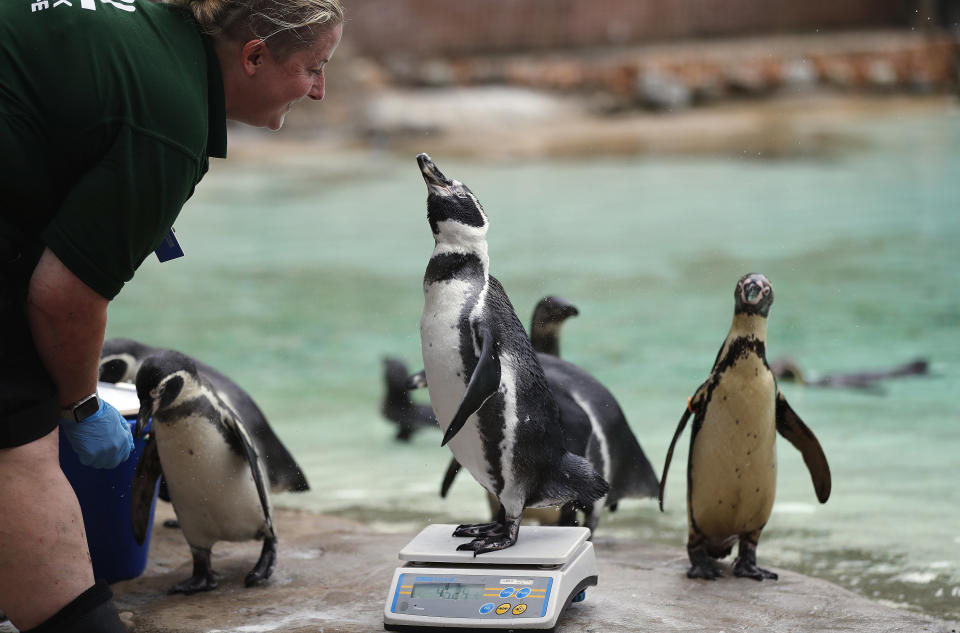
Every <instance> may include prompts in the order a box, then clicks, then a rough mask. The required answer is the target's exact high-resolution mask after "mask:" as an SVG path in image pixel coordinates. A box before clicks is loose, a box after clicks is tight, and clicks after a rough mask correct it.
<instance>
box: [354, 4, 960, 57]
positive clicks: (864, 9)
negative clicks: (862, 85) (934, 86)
mask: <svg viewBox="0 0 960 633" xmlns="http://www.w3.org/2000/svg"><path fill="white" fill-rule="evenodd" d="M344 1H345V4H346V9H347V16H348V20H349V22H348V28H349V29H350V41H351V46H354V47H356V50H357V52H358V53H360V54H361V55H366V56H371V57H377V58H386V57H389V56H391V55H397V54H399V55H414V56H420V55H437V56H451V55H474V54H483V53H510V52H523V51H542V50H546V49H557V48H579V47H591V46H604V45H624V44H640V43H649V42H655V41H663V40H667V39H674V40H675V39H678V38H683V39H687V38H704V37H718V36H742V35H757V34H774V33H813V32H818V31H819V32H825V31H832V30H842V29H867V28H883V27H904V26H910V25H912V24H916V23H917V22H918V21H919V20H918V11H920V12H921V13H929V14H931V15H935V14H936V7H937V4H938V3H942V2H944V1H948V0H344ZM921 19H922V18H921ZM934 19H935V18H934Z"/></svg>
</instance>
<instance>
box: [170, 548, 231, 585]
mask: <svg viewBox="0 0 960 633" xmlns="http://www.w3.org/2000/svg"><path fill="white" fill-rule="evenodd" d="M190 552H191V554H193V575H192V576H191V577H189V578H187V579H186V580H184V581H182V582H178V583H177V584H175V585H174V586H172V587H170V589H168V590H167V594H169V595H172V594H175V593H183V594H187V595H188V596H189V595H190V594H192V593H199V592H201V591H211V590H213V589H216V588H217V581H218V580H220V578H221V576H220V574H218V573H216V572H215V571H213V567H211V566H210V550H209V549H200V548H198V547H191V548H190Z"/></svg>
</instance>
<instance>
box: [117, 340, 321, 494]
mask: <svg viewBox="0 0 960 633" xmlns="http://www.w3.org/2000/svg"><path fill="white" fill-rule="evenodd" d="M167 351H171V350H166V349H163V348H160V347H153V346H152V345H147V344H145V343H141V342H140V341H135V340H133V339H129V338H112V339H108V340H107V341H104V343H103V350H102V351H101V353H100V380H102V381H103V382H109V383H118V382H129V383H133V382H134V381H135V380H136V376H137V372H138V371H139V369H140V365H141V363H143V361H144V359H145V358H147V357H148V356H152V355H154V354H158V353H161V352H167ZM180 353H182V352H180ZM190 360H191V361H192V362H193V364H194V366H195V367H196V368H197V371H198V372H199V373H200V374H201V375H202V376H203V377H204V378H206V379H207V380H208V381H209V382H210V384H211V385H212V386H213V388H214V389H215V390H216V391H217V394H218V395H219V396H220V397H221V398H223V399H224V400H225V401H226V402H227V404H229V405H230V407H231V408H232V409H233V410H234V411H236V412H237V414H238V415H239V416H240V420H241V422H242V423H243V426H244V428H245V429H246V431H247V433H248V434H249V435H250V438H251V439H252V440H253V443H254V445H255V446H256V448H257V453H258V454H259V455H260V458H261V460H263V463H264V464H265V465H266V468H267V475H268V477H269V479H270V491H271V492H306V491H307V490H310V484H309V483H308V482H307V478H306V476H305V475H304V474H303V469H302V468H300V465H299V464H298V463H297V461H296V460H295V459H294V458H293V455H291V454H290V451H289V450H287V447H286V446H284V444H283V442H281V441H280V438H279V437H277V434H276V433H274V431H273V428H272V427H271V426H270V423H269V422H268V421H267V417H266V416H265V415H264V414H263V411H261V410H260V407H259V406H257V403H256V402H254V400H253V398H252V397H251V396H250V394H248V393H247V392H246V391H245V390H244V389H243V388H241V387H240V386H239V385H238V384H237V383H235V382H234V381H233V380H231V379H230V378H228V377H227V376H225V375H224V374H223V373H221V372H220V371H218V370H217V369H214V368H213V367H211V366H210V365H207V364H206V363H203V362H201V361H199V360H197V359H195V358H191V359H190Z"/></svg>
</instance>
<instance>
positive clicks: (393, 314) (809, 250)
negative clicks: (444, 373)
mask: <svg viewBox="0 0 960 633" xmlns="http://www.w3.org/2000/svg"><path fill="white" fill-rule="evenodd" d="M850 132H851V133H853V134H856V135H860V136H862V137H863V138H864V139H866V140H867V141H868V142H867V144H866V147H865V148H863V149H859V150H857V151H855V152H850V153H845V154H844V153H841V154H834V155H832V156H831V157H830V158H824V159H815V158H805V159H802V160H801V159H798V160H779V161H764V160H757V159H744V158H739V157H731V158H701V159H692V158H688V159H662V160H661V159H655V158H649V157H646V158H616V159H590V160H586V159H585V160H566V161H551V160H538V161H502V162H497V161H488V162H478V161H467V160H461V159H452V158H448V157H445V156H443V155H438V154H434V155H433V158H434V159H435V160H436V161H437V163H438V165H439V166H440V168H441V169H443V170H444V171H445V172H446V173H447V174H448V175H450V176H452V177H455V178H458V179H460V180H463V181H464V182H466V183H467V184H468V185H469V186H470V187H471V188H472V189H473V191H474V192H475V193H476V194H477V195H478V196H479V198H480V199H481V201H482V202H483V203H484V206H485V208H486V210H487V213H488V215H489V217H490V222H491V228H490V232H489V243H490V257H491V269H492V271H493V273H494V274H495V275H496V276H497V277H498V278H499V279H500V280H501V281H502V282H503V284H504V286H505V287H506V289H507V291H508V293H509V294H510V296H511V298H512V300H513V302H514V305H515V306H516V308H517V311H518V313H519V315H520V317H521V319H522V320H523V321H524V322H528V321H529V316H530V311H531V309H532V306H533V304H534V303H535V302H536V301H537V299H539V298H540V297H541V296H543V295H545V294H548V293H552V294H559V295H562V296H564V297H566V298H567V299H569V300H571V301H572V302H574V303H575V304H576V305H577V306H578V307H579V308H580V312H581V314H580V316H579V317H578V318H576V319H572V320H571V321H569V322H568V324H567V325H566V327H565V329H564V332H563V354H564V356H565V357H566V358H567V359H569V360H571V361H573V362H576V363H578V364H579V365H581V366H582V367H584V368H586V369H588V370H590V371H591V372H593V373H594V374H595V375H596V376H597V377H598V378H599V379H600V380H602V381H603V382H604V383H605V384H606V385H607V386H608V387H609V388H610V389H611V391H612V392H613V393H614V394H615V395H616V396H617V397H618V398H619V400H620V402H621V405H622V406H623V408H624V410H625V412H626V413H627V417H628V418H629V420H630V423H631V426H632V428H633V430H634V432H635V434H636V435H637V437H638V439H639V440H640V442H641V444H642V445H643V447H644V449H645V450H646V452H647V455H648V457H649V458H650V460H651V462H652V463H653V465H654V468H655V469H656V470H657V471H658V472H660V471H661V470H662V466H663V460H664V456H665V453H666V449H667V446H668V444H669V441H670V438H671V436H672V434H673V431H674V429H675V426H676V423H677V420H678V419H679V417H680V414H681V413H682V411H683V408H684V406H685V402H686V398H687V396H688V395H690V394H692V392H693V390H694V389H695V388H696V387H697V386H698V385H699V384H700V382H701V381H702V380H703V379H704V378H705V377H706V375H707V373H708V372H709V369H710V366H711V363H712V362H713V359H714V356H715V354H716V352H717V349H718V348H719V346H720V344H721V342H722V341H723V338H724V336H725V335H726V332H727V328H728V327H729V324H730V319H731V315H732V310H733V296H732V295H733V288H734V285H735V283H736V280H737V278H738V277H739V276H740V275H742V274H744V273H746V272H751V271H756V272H763V273H765V274H766V275H767V277H768V278H769V279H770V280H771V282H772V284H773V286H774V289H775V293H776V302H775V304H774V306H773V309H772V312H771V316H770V325H769V336H768V342H767V350H768V354H769V358H771V359H773V358H776V357H780V356H791V357H793V358H794V359H796V360H797V362H798V363H799V364H800V366H801V367H802V368H804V370H806V372H807V373H808V374H818V373H827V372H841V371H853V370H857V369H864V368H882V367H890V366H893V365H896V364H899V363H903V362H906V361H909V360H911V359H913V358H916V357H925V358H928V359H929V360H930V361H931V368H932V374H933V375H932V376H930V377H925V378H910V379H902V380H897V381H890V382H888V383H886V384H885V387H886V391H885V393H884V394H883V395H874V394H865V393H860V392H855V391H845V390H835V389H834V390H830V389H814V388H809V387H806V388H805V387H802V386H798V385H795V384H784V385H783V390H784V392H785V394H786V396H787V398H788V399H789V400H790V402H791V404H792V406H793V408H794V409H795V410H796V411H797V412H798V413H799V414H800V415H801V416H802V417H803V418H804V420H805V421H806V422H807V424H808V425H809V426H810V427H811V428H812V429H813V430H814V432H815V433H816V434H817V436H818V437H819V439H820V442H821V443H822V444H823V447H824V450H825V452H826V454H827V457H828V459H829V461H830V465H831V468H832V471H833V495H832V497H831V498H830V500H829V502H828V503H827V504H826V505H822V506H821V505H819V504H818V503H817V501H816V498H815V496H814V492H813V487H812V484H811V483H810V479H809V476H808V474H807V471H806V468H805V467H804V465H803V462H802V459H801V458H800V455H799V454H798V453H797V452H796V451H795V450H794V449H793V448H792V447H791V446H790V445H789V444H788V443H786V442H785V441H782V440H781V441H780V442H779V455H780V471H779V484H778V496H777V503H776V506H775V507H774V514H773V516H772V518H771V520H770V522H769V524H768V527H767V529H766V531H765V532H764V535H763V539H762V541H761V543H760V548H759V559H760V562H761V564H764V563H765V564H768V565H772V566H780V567H785V568H788V569H793V570H796V571H800V572H803V573H808V574H812V575H816V576H819V577H823V578H827V579H830V580H832V581H834V582H837V583H838V584H841V585H843V586H846V587H848V588H851V589H853V590H854V591H857V592H859V593H861V594H863V595H866V596H869V597H871V598H875V599H879V600H884V601H886V602H888V603H891V604H895V605H900V606H902V607H904V608H909V609H914V610H922V611H924V612H926V613H929V614H932V615H936V616H939V617H943V618H949V619H960V556H958V554H957V551H958V549H960V492H958V489H957V484H958V476H957V469H958V465H960V460H958V458H957V455H958V452H960V425H958V422H960V405H958V404H957V400H956V398H957V384H958V377H960V344H958V333H960V332H958V329H960V328H958V325H960V274H958V271H957V269H958V264H960V256H958V254H957V249H958V244H960V214H958V212H957V211H958V209H960V186H958V178H960V112H958V110H957V109H949V108H947V109H944V110H943V111H939V112H933V113H930V112H928V113H925V114H913V115H903V116H900V117H898V118H888V119H869V120H864V121H861V122H859V123H857V124H855V125H854V124H851V129H850ZM423 150H424V151H427V152H430V150H431V147H430V138H429V137H425V138H424V141H423ZM425 198H426V191H425V187H424V185H423V182H422V180H421V177H420V174H419V172H418V169H417V166H416V162H415V161H414V158H413V156H409V157H406V156H405V157H399V158H398V157H396V156H389V155H383V154H366V153H351V154H348V155H342V156H336V155H330V153H327V154H326V155H323V156H317V157H316V158H308V157H306V156H299V157H292V158H288V159H285V160H273V159H271V160H265V161H260V162H230V161H226V162H223V161H220V162H217V163H216V164H215V165H214V166H213V169H212V171H211V173H210V174H209V175H208V176H207V178H206V180H205V181H204V182H203V183H202V185H201V186H200V187H199V188H198V191H197V194H196V196H195V197H194V199H193V200H191V201H190V203H189V204H188V206H187V208H186V209H185V210H184V213H183V214H182V216H181V219H180V220H179V222H178V224H177V229H178V235H179V236H180V240H181V243H182V244H183V247H184V249H185V251H186V252H187V256H186V257H185V258H183V259H181V260H177V261H174V262H171V263H167V264H163V265H160V264H158V263H157V262H156V261H155V260H154V259H153V258H152V257H151V258H150V260H148V262H147V263H146V264H145V265H144V266H143V267H142V268H141V270H140V271H139V272H138V273H137V279H136V280H135V281H134V282H133V283H131V284H130V285H129V286H128V287H127V288H126V289H125V290H124V291H123V292H122V293H121V295H120V297H119V298H118V299H117V300H116V301H115V302H114V304H113V306H112V307H111V310H110V322H109V326H108V336H128V337H133V338H137V339H141V340H143V341H146V342H149V343H152V344H155V345H163V346H169V347H175V348H178V349H181V350H183V351H185V352H187V353H190V354H192V355H194V356H196V357H198V358H201V359H203V360H205V361H207V362H209V363H210V364H212V365H214V366H216V367H218V368H220V369H222V370H223V371H225V372H226V373H228V374H230V375H231V376H233V377H234V379H235V380H236V381H237V382H239V383H240V384H241V385H243V386H245V387H246V388H247V390H248V391H249V392H250V393H251V394H252V395H253V396H254V397H255V398H256V399H257V401H258V402H259V403H260V404H261V406H262V408H263V409H264V410H265V411H266V412H267V415H268V417H269V418H270V419H271V421H272V424H273V426H274V428H275V429H276V431H277V433H278V434H279V435H280V436H281V437H282V438H283V439H284V441H285V442H286V444H287V445H288V446H289V447H290V448H291V450H292V451H293V452H294V454H295V455H296V456H297V458H298V460H299V461H300V463H301V464H302V465H303V466H304V467H305V469H306V472H307V475H308V477H309V479H310V481H311V483H312V486H313V490H312V491H311V492H309V493H306V494H302V495H292V494H288V495H280V496H278V497H277V498H276V499H275V502H276V503H277V504H279V505H285V506H296V507H304V508H309V509H313V510H319V511H323V512H328V513H332V514H338V515H341V516H346V517H351V518H355V519H359V520H362V521H364V522H366V523H369V524H370V525H372V526H374V527H375V528H377V529H383V530H393V531H407V532H413V531H415V530H418V529H419V528H420V527H421V526H422V525H423V524H424V523H425V522H428V521H433V522H439V521H442V522H459V521H471V520H476V519H480V518H484V517H485V516H486V514H487V509H486V502H485V500H484V498H483V496H482V495H481V494H480V492H479V488H478V486H477V485H476V484H475V483H474V482H473V481H472V480H471V479H470V478H469V476H468V475H466V473H463V474H462V475H461V477H460V478H459V479H458V481H457V482H456V484H455V485H454V487H453V490H452V492H451V498H448V499H446V500H442V499H440V498H439V496H438V494H437V491H438V488H439V484H440V480H441V476H442V473H443V471H444V469H445V467H446V464H447V462H448V460H449V457H450V456H449V453H448V451H447V449H445V448H441V447H440V446H439V442H440V436H439V433H435V432H432V431H424V432H422V433H420V434H419V435H418V436H417V437H416V438H415V440H414V441H413V442H412V443H410V444H407V445H401V444H398V443H396V442H395V441H394V440H393V433H394V428H393V427H392V426H391V425H389V424H388V423H386V422H385V421H384V420H383V419H382V418H381V417H380V415H379V413H378V402H379V398H380V397H381V394H382V389H383V387H382V382H381V358H382V357H383V356H384V355H393V356H397V357H400V358H402V359H404V360H406V361H407V362H408V363H409V364H410V366H411V368H419V365H420V361H419V356H420V352H419V333H418V322H419V317H420V310H421V308H422V302H423V297H422V290H421V279H422V275H423V270H424V267H425V265H426V262H427V259H428V257H429V255H430V251H431V249H432V238H431V235H430V231H429V228H428V226H427V223H426V213H425ZM418 397H419V394H418ZM421 399H422V398H421ZM687 433H689V431H688V432H687ZM688 437H689V435H685V436H684V438H683V440H682V441H681V446H683V447H685V446H686V443H687V441H688ZM685 460H686V450H685V448H681V449H680V450H678V451H677V455H676V456H675V460H674V464H673V467H672V473H671V476H670V478H669V485H668V487H667V511H666V513H664V514H661V513H660V512H658V511H657V510H656V504H655V502H654V501H653V500H628V501H625V502H623V503H621V506H620V510H619V511H618V512H617V513H616V514H613V515H609V514H608V515H607V516H605V517H604V518H603V520H602V521H601V523H600V528H599V531H598V535H597V536H598V543H601V544H602V539H603V537H604V536H608V537H611V536H615V537H618V538H621V537H622V538H638V539H646V540H651V541H657V542H663V543H669V544H672V545H675V546H677V547H683V546H684V544H685V535H686V519H685V509H684V498H685V485H686V483H685V477H684V475H683V473H684V472H685V471H684V469H685Z"/></svg>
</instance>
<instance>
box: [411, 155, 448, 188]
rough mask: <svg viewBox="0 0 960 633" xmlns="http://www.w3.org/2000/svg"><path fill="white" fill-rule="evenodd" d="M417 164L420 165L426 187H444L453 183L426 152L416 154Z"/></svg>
mask: <svg viewBox="0 0 960 633" xmlns="http://www.w3.org/2000/svg"><path fill="white" fill-rule="evenodd" d="M417 164H418V165H420V172H421V173H422V174H423V181H424V182H425V183H427V187H428V188H430V189H434V188H437V189H446V188H447V187H449V186H450V185H452V184H453V181H452V180H450V179H449V178H447V177H446V176H444V175H443V172H442V171H440V170H439V169H437V166H436V165H435V164H434V163H433V161H432V160H430V157H429V156H427V155H426V154H419V155H418V156H417Z"/></svg>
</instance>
